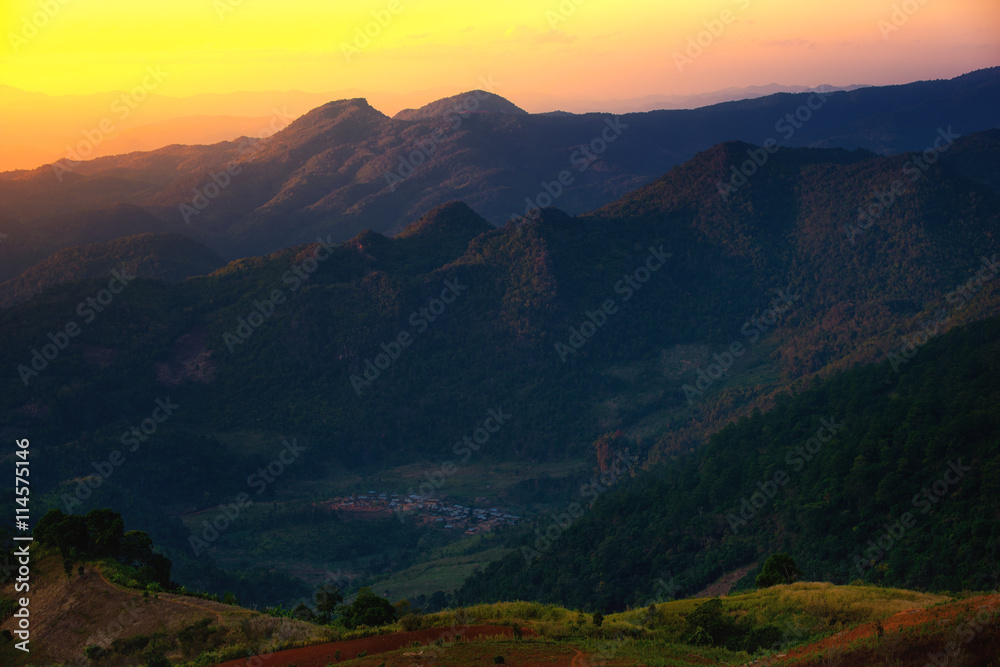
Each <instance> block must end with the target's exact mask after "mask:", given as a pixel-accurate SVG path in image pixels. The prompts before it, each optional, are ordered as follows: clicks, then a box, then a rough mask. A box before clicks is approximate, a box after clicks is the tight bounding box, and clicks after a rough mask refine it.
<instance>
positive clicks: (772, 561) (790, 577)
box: [756, 554, 802, 588]
mask: <svg viewBox="0 0 1000 667" xmlns="http://www.w3.org/2000/svg"><path fill="white" fill-rule="evenodd" d="M801 576H802V570H800V569H799V567H798V566H797V565H796V564H795V561H794V560H792V557H791V556H789V555H788V554H773V555H771V556H768V558H767V560H766V561H764V567H763V569H762V570H761V572H760V574H758V575H757V579H756V584H757V587H758V588H768V587H770V586H776V585H778V584H793V583H795V582H796V581H798V579H799V578H800V577H801Z"/></svg>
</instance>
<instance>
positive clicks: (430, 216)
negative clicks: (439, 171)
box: [397, 201, 493, 241]
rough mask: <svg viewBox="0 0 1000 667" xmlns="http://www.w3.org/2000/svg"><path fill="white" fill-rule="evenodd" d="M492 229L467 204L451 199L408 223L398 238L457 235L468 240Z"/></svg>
mask: <svg viewBox="0 0 1000 667" xmlns="http://www.w3.org/2000/svg"><path fill="white" fill-rule="evenodd" d="M491 229H493V225H491V224H490V223H489V222H488V221H487V220H486V219H485V218H483V217H482V216H480V215H479V214H478V213H476V212H475V211H473V210H472V209H471V208H470V207H469V206H468V205H467V204H465V203H464V202H460V201H451V202H448V203H446V204H441V205H440V206H438V207H437V208H435V209H434V210H432V211H429V212H428V213H426V214H425V215H424V216H423V217H421V218H420V219H419V220H417V221H416V222H412V223H410V224H409V225H407V226H406V228H405V229H403V231H401V232H400V233H399V235H398V237H397V238H408V237H438V236H440V237H446V236H448V237H450V236H456V237H461V238H463V239H465V240H466V241H467V240H468V239H472V238H475V237H476V236H479V235H480V234H482V233H483V232H488V231H490V230H491Z"/></svg>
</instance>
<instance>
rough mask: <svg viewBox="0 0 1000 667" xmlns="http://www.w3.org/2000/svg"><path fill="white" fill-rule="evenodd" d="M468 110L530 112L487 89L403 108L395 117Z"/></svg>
mask: <svg viewBox="0 0 1000 667" xmlns="http://www.w3.org/2000/svg"><path fill="white" fill-rule="evenodd" d="M463 111H467V112H470V113H505V114H510V115H514V116H527V115H528V112H527V111H525V110H524V109H522V108H521V107H519V106H517V105H516V104H514V103H513V102H511V101H509V100H507V99H505V98H503V97H500V96H499V95H496V94H494V93H488V92H486V91H485V90H471V91H469V92H467V93H461V94H459V95H452V96H451V97H445V98H443V99H440V100H437V101H436V102H431V103H430V104H425V105H424V106H422V107H420V108H419V109H403V110H402V111H400V112H399V113H397V114H396V115H395V116H393V118H394V119H395V120H423V119H426V118H437V117H438V116H445V115H447V114H449V113H456V112H463Z"/></svg>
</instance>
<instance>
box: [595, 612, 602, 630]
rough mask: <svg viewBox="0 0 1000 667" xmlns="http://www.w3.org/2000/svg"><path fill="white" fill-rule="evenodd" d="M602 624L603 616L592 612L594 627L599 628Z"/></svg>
mask: <svg viewBox="0 0 1000 667" xmlns="http://www.w3.org/2000/svg"><path fill="white" fill-rule="evenodd" d="M603 624H604V614H602V613H601V612H599V611H595V612H594V627H598V628H599V627H601V625H603Z"/></svg>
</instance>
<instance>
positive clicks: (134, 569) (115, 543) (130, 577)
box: [35, 509, 172, 591]
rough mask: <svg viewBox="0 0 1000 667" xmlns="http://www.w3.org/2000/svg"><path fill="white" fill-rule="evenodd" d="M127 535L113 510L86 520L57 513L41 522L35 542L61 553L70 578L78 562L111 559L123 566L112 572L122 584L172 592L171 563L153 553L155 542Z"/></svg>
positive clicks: (132, 533) (101, 511) (135, 534)
mask: <svg viewBox="0 0 1000 667" xmlns="http://www.w3.org/2000/svg"><path fill="white" fill-rule="evenodd" d="M124 531H125V522H124V520H123V519H122V516H121V515H120V514H118V513H117V512H114V511H112V510H110V509H95V510H92V511H90V512H89V513H87V514H86V515H85V516H80V515H77V514H64V513H63V512H62V510H59V509H53V510H49V511H48V512H46V514H45V515H44V516H43V517H42V518H41V519H40V520H39V522H38V526H37V527H36V528H35V539H36V540H38V542H39V543H41V544H43V545H46V546H50V547H55V548H57V549H59V552H60V554H61V555H62V557H63V569H64V570H65V571H66V576H70V575H71V574H72V565H73V562H74V561H76V560H100V559H105V558H111V559H114V560H115V562H116V563H118V564H119V565H120V566H121V567H119V568H112V569H113V576H114V577H116V578H117V582H118V583H121V584H122V585H128V586H133V587H136V588H147V587H149V590H151V591H162V590H164V589H165V588H171V587H172V584H171V582H170V567H171V563H170V560H168V559H167V558H165V557H164V556H162V555H160V554H158V553H154V552H153V541H152V540H151V539H150V537H149V535H147V534H146V533H144V532H141V531H136V530H132V531H129V532H127V533H126V532H124ZM80 568H81V569H80V574H81V576H82V574H83V569H82V568H83V566H82V565H81V566H80ZM126 582H127V583H126Z"/></svg>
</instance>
